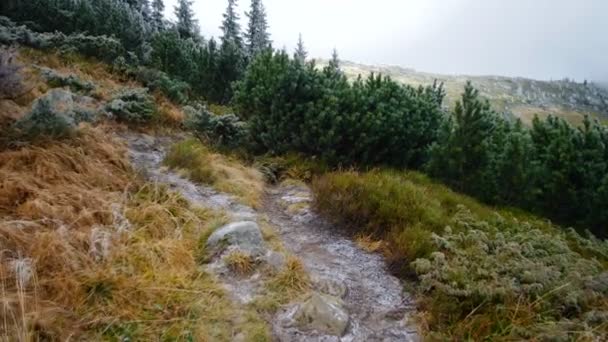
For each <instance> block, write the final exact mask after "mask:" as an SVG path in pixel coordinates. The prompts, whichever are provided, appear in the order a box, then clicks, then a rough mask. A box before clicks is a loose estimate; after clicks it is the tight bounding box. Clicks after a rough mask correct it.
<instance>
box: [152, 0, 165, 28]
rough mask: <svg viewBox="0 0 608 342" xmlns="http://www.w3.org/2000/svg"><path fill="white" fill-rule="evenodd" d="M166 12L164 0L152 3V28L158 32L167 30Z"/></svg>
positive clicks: (155, 0)
mask: <svg viewBox="0 0 608 342" xmlns="http://www.w3.org/2000/svg"><path fill="white" fill-rule="evenodd" d="M164 11H165V4H164V3H163V0H153V1H152V26H153V27H154V30H156V31H162V30H164V29H165V19H164V14H163V13H164Z"/></svg>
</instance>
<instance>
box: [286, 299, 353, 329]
mask: <svg viewBox="0 0 608 342" xmlns="http://www.w3.org/2000/svg"><path fill="white" fill-rule="evenodd" d="M294 319H295V321H296V324H297V325H298V326H299V327H300V328H302V329H313V330H317V331H318V332H321V333H325V334H328V335H334V336H342V335H344V333H345V332H346V328H348V323H349V320H350V318H349V316H348V313H347V312H346V310H345V309H344V304H343V303H342V301H341V300H340V299H338V298H336V297H333V296H329V295H323V294H319V293H313V294H312V296H311V297H310V298H309V299H308V300H307V301H306V302H304V303H302V304H300V305H299V307H298V309H297V311H296V313H295V315H294Z"/></svg>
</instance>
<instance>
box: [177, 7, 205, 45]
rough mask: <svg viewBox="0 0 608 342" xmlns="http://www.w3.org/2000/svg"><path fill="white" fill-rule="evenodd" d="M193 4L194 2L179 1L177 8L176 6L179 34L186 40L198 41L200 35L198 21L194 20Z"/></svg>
mask: <svg viewBox="0 0 608 342" xmlns="http://www.w3.org/2000/svg"><path fill="white" fill-rule="evenodd" d="M192 2H193V1H192V0H178V3H177V6H175V16H176V17H177V25H176V28H177V32H178V33H179V36H180V37H181V38H184V39H187V38H193V39H196V38H198V37H199V34H200V30H199V27H198V21H197V20H196V19H195V18H194V12H193V11H192Z"/></svg>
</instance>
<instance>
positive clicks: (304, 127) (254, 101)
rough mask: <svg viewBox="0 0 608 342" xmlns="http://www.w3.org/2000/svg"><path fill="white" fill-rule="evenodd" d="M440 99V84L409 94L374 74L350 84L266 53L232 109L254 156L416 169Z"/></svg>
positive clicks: (437, 119)
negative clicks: (246, 129) (298, 155)
mask: <svg viewBox="0 0 608 342" xmlns="http://www.w3.org/2000/svg"><path fill="white" fill-rule="evenodd" d="M443 95H444V92H443V89H442V87H441V86H440V85H434V86H432V87H426V88H423V87H420V88H413V87H410V86H402V85H399V84H397V83H396V82H394V81H392V80H391V79H390V78H388V77H382V76H376V75H371V76H370V77H369V78H368V79H366V80H363V79H361V78H359V79H358V80H356V81H355V82H354V83H352V84H351V83H349V82H348V81H347V79H346V77H345V76H344V75H343V74H342V73H341V72H340V70H339V69H338V68H337V66H335V65H331V66H328V67H327V68H325V69H324V70H322V71H319V70H317V69H316V68H315V65H314V63H308V64H303V63H301V62H300V61H299V60H293V59H290V58H289V56H288V55H287V53H285V52H276V53H274V52H272V51H267V52H265V53H262V54H261V55H260V56H259V57H258V58H257V59H255V60H254V61H253V62H252V63H251V64H250V66H249V68H248V70H247V72H246V74H245V76H244V78H243V80H241V81H240V82H238V83H237V85H236V93H235V97H234V103H235V106H236V108H237V110H238V112H239V114H241V115H242V116H243V117H244V118H246V119H249V121H250V124H251V136H252V139H253V142H254V143H255V147H257V148H258V149H260V150H269V151H271V152H274V153H285V152H288V151H297V152H303V153H305V154H308V155H312V156H319V157H322V158H323V159H326V160H328V161H330V162H332V163H334V164H340V163H342V164H364V165H369V164H379V163H380V164H390V165H395V166H420V165H421V164H422V163H423V162H424V161H425V159H426V157H427V154H426V151H427V149H428V147H429V146H430V144H432V143H433V142H434V141H435V139H436V133H437V128H438V127H439V125H440V123H441V121H442V118H443V112H442V111H441V101H442V98H443Z"/></svg>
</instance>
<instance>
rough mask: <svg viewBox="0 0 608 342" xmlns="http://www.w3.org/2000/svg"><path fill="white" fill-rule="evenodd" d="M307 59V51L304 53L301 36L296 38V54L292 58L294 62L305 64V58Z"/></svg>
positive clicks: (304, 48)
mask: <svg viewBox="0 0 608 342" xmlns="http://www.w3.org/2000/svg"><path fill="white" fill-rule="evenodd" d="M307 57H308V51H306V47H304V41H303V40H302V34H301V33H300V36H299V37H298V46H297V47H296V52H295V53H294V54H293V58H294V59H295V60H296V61H300V63H305V62H306V58H307Z"/></svg>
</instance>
